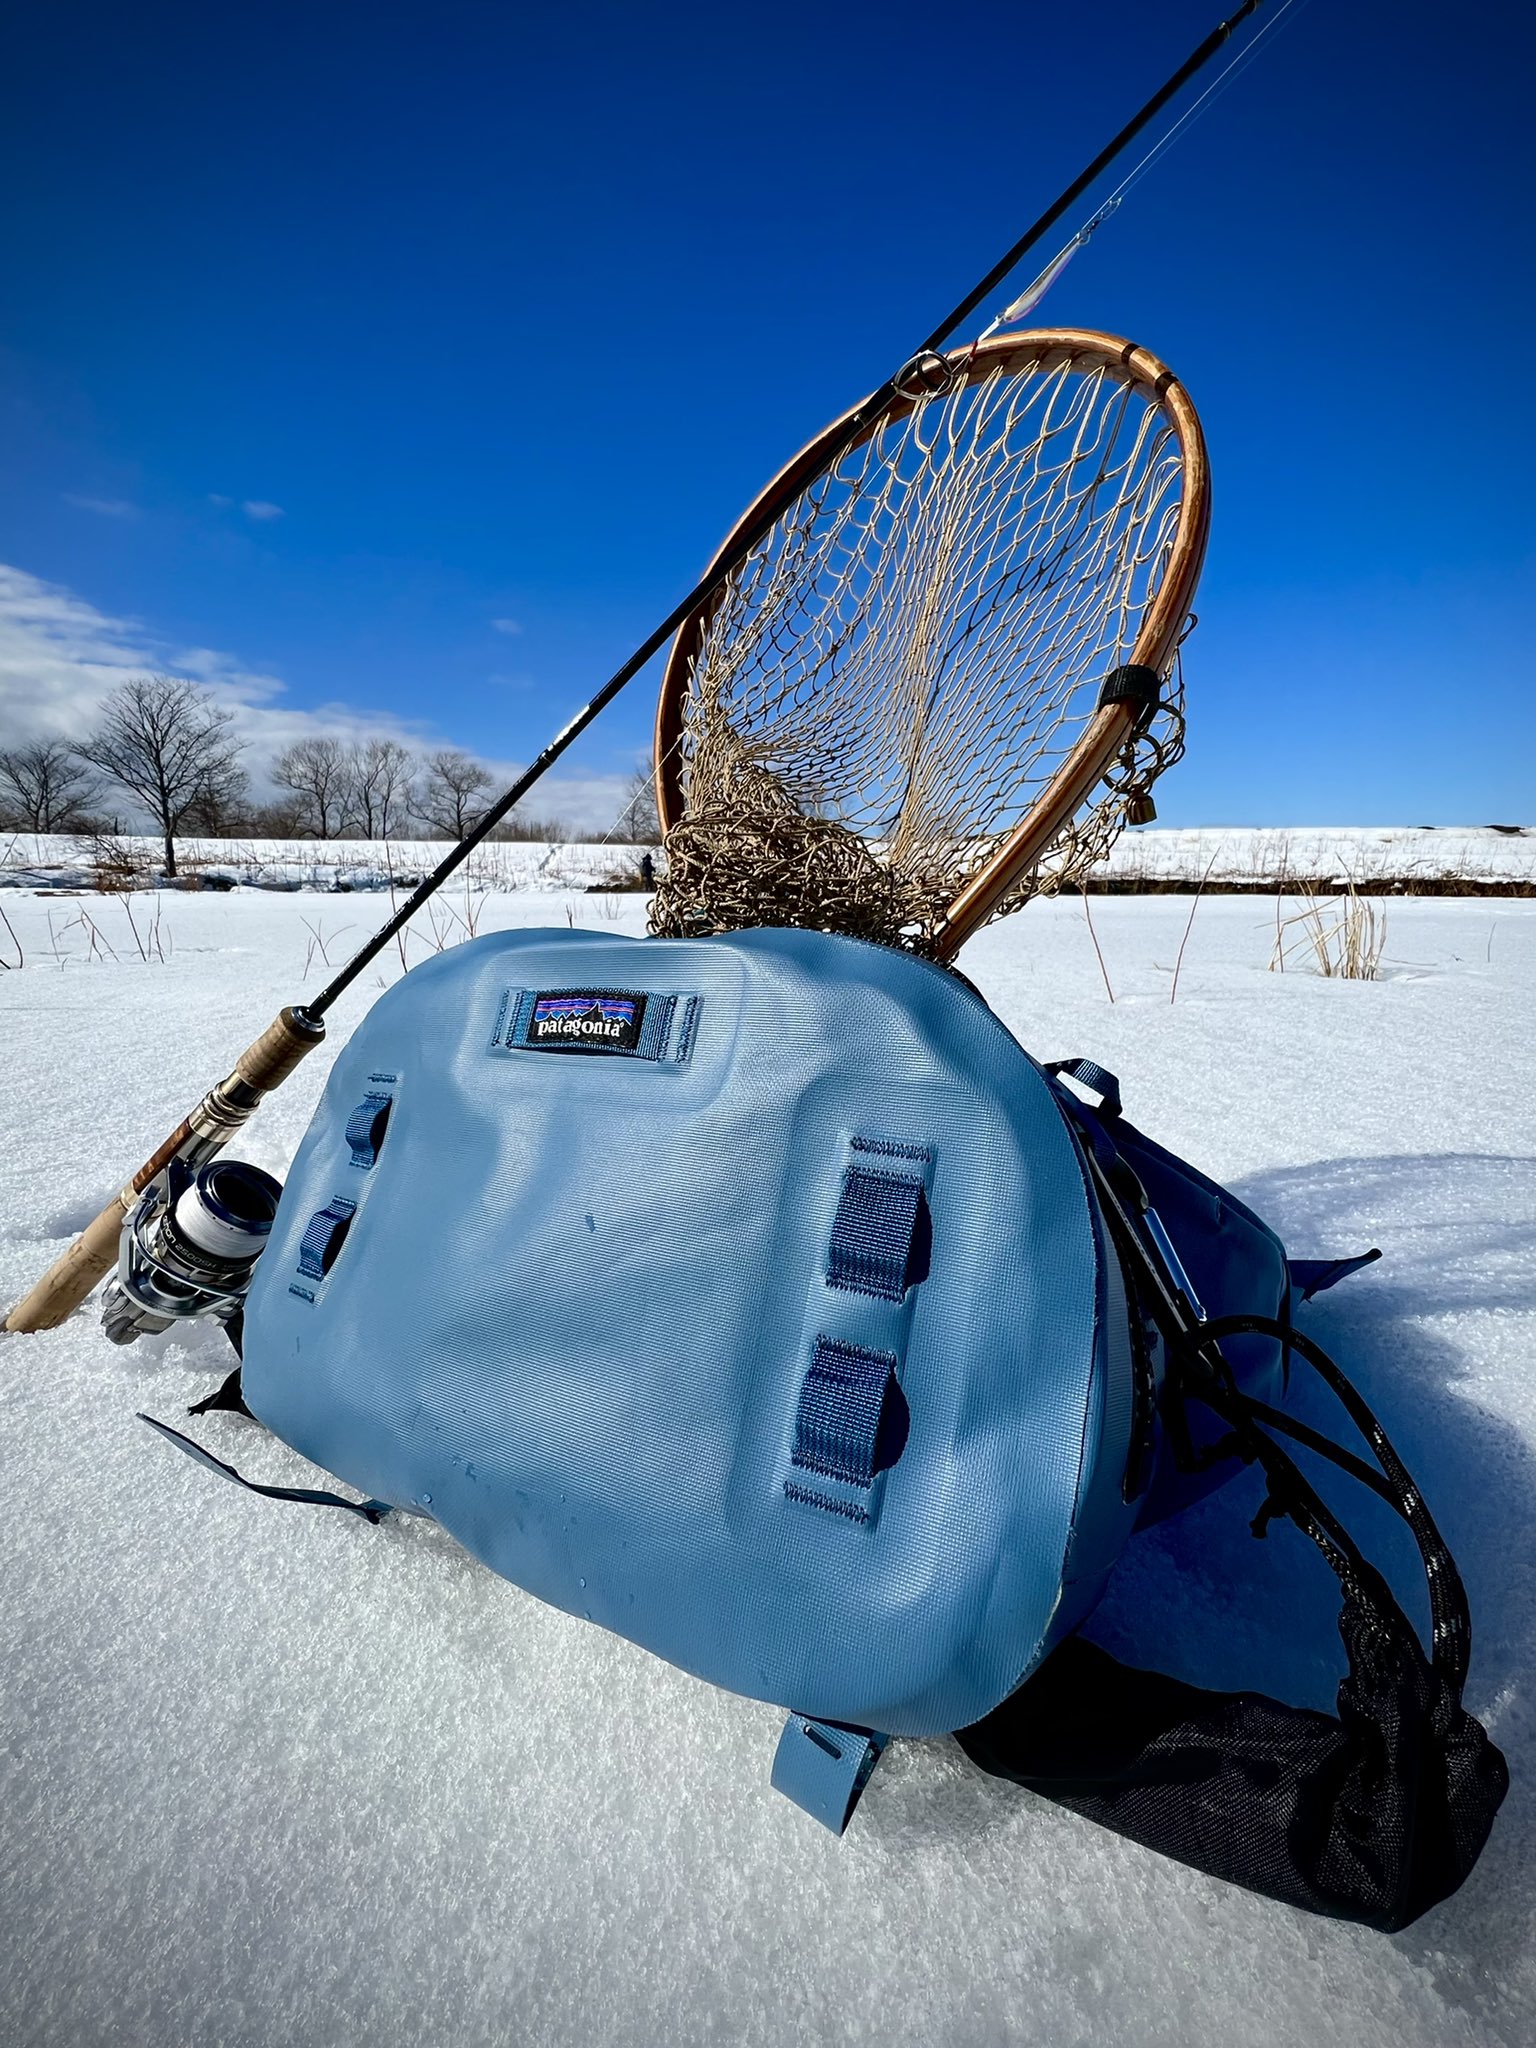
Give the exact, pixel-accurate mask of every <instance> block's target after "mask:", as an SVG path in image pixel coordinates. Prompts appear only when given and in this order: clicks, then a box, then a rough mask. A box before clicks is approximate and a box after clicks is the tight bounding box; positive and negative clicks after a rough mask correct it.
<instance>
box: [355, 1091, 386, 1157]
mask: <svg viewBox="0 0 1536 2048" xmlns="http://www.w3.org/2000/svg"><path fill="white" fill-rule="evenodd" d="M393 1101H394V1097H393V1096H392V1095H365V1096H364V1097H363V1099H362V1101H361V1102H360V1103H359V1104H358V1105H357V1107H356V1109H354V1110H353V1112H352V1114H351V1115H350V1116H349V1117H348V1118H347V1144H348V1145H349V1146H350V1148H351V1151H352V1164H353V1165H354V1166H361V1167H363V1168H365V1169H366V1168H367V1167H370V1166H372V1165H373V1164H374V1162H375V1161H376V1160H377V1159H378V1156H379V1147H380V1146H381V1145H382V1144H383V1142H384V1130H385V1126H386V1125H387V1124H388V1122H389V1111H390V1105H391V1104H392V1103H393Z"/></svg>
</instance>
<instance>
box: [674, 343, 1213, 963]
mask: <svg viewBox="0 0 1536 2048" xmlns="http://www.w3.org/2000/svg"><path fill="white" fill-rule="evenodd" d="M944 360H945V362H946V363H948V365H949V366H950V369H951V372H952V374H957V375H958V378H959V380H960V381H961V382H963V383H965V384H975V383H978V382H980V380H981V379H982V378H983V377H987V376H990V375H991V374H992V373H993V372H994V371H996V370H999V369H1004V370H1023V369H1026V368H1030V369H1035V370H1041V371H1050V370H1053V369H1059V368H1060V367H1061V366H1062V365H1063V364H1065V363H1071V364H1074V365H1081V367H1082V368H1083V369H1084V370H1085V371H1091V370H1099V369H1102V370H1107V371H1108V372H1109V373H1110V374H1111V375H1112V376H1114V377H1116V378H1117V379H1118V380H1120V381H1121V382H1123V383H1127V384H1132V385H1135V386H1137V387H1138V388H1139V389H1140V390H1142V391H1144V392H1145V393H1146V394H1147V395H1148V396H1149V397H1150V398H1151V400H1152V402H1153V403H1154V404H1155V405H1156V406H1157V407H1158V409H1159V410H1160V411H1161V412H1162V414H1163V415H1164V417H1165V418H1166V419H1167V421H1168V423H1169V425H1170V426H1171V427H1172V428H1173V430H1174V433H1175V435H1176V436H1177V438H1178V443H1179V454H1180V459H1181V465H1182V470H1183V478H1182V486H1183V487H1182V491H1181V494H1180V504H1179V517H1178V524H1177V526H1176V527H1175V529H1174V536H1173V545H1172V548H1171V550H1170V553H1169V557H1168V566H1167V569H1166V571H1165V572H1164V575H1163V580H1162V584H1161V586H1160V588H1159V589H1158V592H1157V595H1156V596H1155V597H1154V598H1153V600H1152V602H1151V603H1150V604H1149V605H1148V606H1147V609H1146V611H1145V612H1144V613H1143V615H1142V619H1141V623H1140V626H1139V628H1138V630H1137V634H1136V639H1135V643H1134V644H1133V646H1132V647H1131V649H1130V651H1129V652H1128V653H1126V654H1125V655H1123V656H1122V659H1123V660H1124V661H1126V662H1134V663H1137V664H1139V665H1141V666H1144V667H1146V668H1150V669H1151V670H1153V671H1154V673H1155V674H1157V675H1162V674H1163V673H1164V671H1165V670H1166V669H1167V667H1168V664H1169V663H1170V662H1171V661H1172V659H1173V652H1174V648H1175V647H1176V646H1177V644H1178V640H1179V636H1180V633H1181V632H1182V630H1183V626H1184V621H1185V619H1186V617H1187V616H1188V614H1189V609H1190V606H1191V604H1192V603H1193V601H1194V595H1195V587H1196V585H1197V584H1198V583H1199V581H1200V571H1201V568H1202V566H1203V565H1204V562H1205V548H1206V541H1207V539H1208V537H1209V535H1210V527H1211V478H1210V462H1209V459H1208V457H1207V454H1206V447H1205V435H1204V433H1203V432H1202V430H1201V426H1200V421H1199V418H1198V416H1197V415H1196V412H1195V408H1194V406H1193V405H1192V404H1191V402H1190V399H1189V394H1188V393H1187V392H1186V391H1185V389H1184V387H1183V385H1182V384H1180V382H1179V381H1178V379H1177V378H1176V377H1175V376H1174V374H1173V372H1172V371H1171V370H1170V369H1168V367H1167V366H1166V365H1165V364H1164V363H1162V362H1160V361H1159V360H1158V358H1157V357H1156V356H1155V355H1153V354H1152V352H1151V350H1150V349H1145V348H1141V347H1139V346H1138V345H1137V344H1136V343H1135V342H1133V341H1126V340H1124V339H1123V338H1122V337H1121V336H1119V335H1113V334H1098V333H1095V332H1094V331H1093V330H1092V329H1090V328H1076V327H1045V328H1039V329H1036V330H1033V331H1031V332H1028V333H1024V334H1000V335H996V336H994V337H993V338H992V339H990V340H987V341H981V342H974V343H972V344H971V345H970V346H969V347H967V348H963V349H955V350H953V351H951V352H950V354H948V355H947V356H946V357H945V358H944ZM921 395H922V394H921V393H917V394H914V395H913V396H910V397H900V396H899V397H897V398H895V399H893V400H892V402H891V404H890V405H888V406H887V407H886V409H885V411H884V412H882V413H879V414H877V415H876V416H875V417H874V418H873V419H871V420H869V421H868V422H867V423H866V424H865V426H864V427H863V429H862V431H861V432H859V433H858V434H857V435H855V436H854V437H853V439H852V440H851V441H848V442H847V443H846V446H848V447H850V448H856V447H860V446H862V444H863V443H864V442H865V441H867V440H869V439H870V438H871V436H873V435H874V434H875V433H876V432H878V431H879V430H880V429H881V428H882V427H884V426H886V425H887V424H888V423H889V422H891V421H893V420H899V419H903V418H905V416H906V415H907V414H908V413H910V412H911V411H912V410H913V409H914V407H915V406H916V404H917V403H918V401H919V398H920V397H921ZM866 402H867V401H866ZM858 411H859V407H858V406H852V407H850V409H849V410H848V411H847V412H846V413H843V414H842V415H841V416H840V417H839V418H838V419H835V420H833V421H832V423H831V424H830V426H827V427H824V428H823V429H822V431H821V432H820V433H819V434H818V435H817V436H816V437H815V439H814V440H812V441H808V442H807V443H806V445H805V447H804V448H802V449H801V450H800V452H799V454H798V455H796V456H794V457H793V458H792V460H791V461H789V462H788V463H786V464H785V466H784V468H783V469H782V470H781V471H780V472H779V474H778V475H777V476H776V477H775V478H774V479H773V481H772V482H771V483H770V484H769V485H768V486H767V487H766V489H764V490H763V491H762V492H761V493H760V494H759V495H758V497H757V498H756V499H755V500H754V501H753V503H752V504H751V505H750V506H749V507H748V508H747V510H746V511H745V512H744V513H743V514H742V516H741V518H740V519H738V520H737V522H736V524H735V526H733V527H732V529H731V531H730V533H729V534H728V535H727V536H726V538H725V540H724V542H723V543H722V544H721V546H720V548H719V549H718V550H717V552H716V554H715V557H714V561H713V562H712V563H711V565H710V574H711V576H712V575H713V574H714V571H715V569H716V567H717V566H718V565H721V564H723V563H725V562H727V561H729V559H730V557H731V554H732V552H733V550H734V549H735V548H736V546H737V545H738V536H740V535H741V534H742V533H744V532H745V531H747V530H748V529H749V528H750V527H751V525H752V523H753V521H754V520H756V519H758V518H759V517H760V516H761V513H762V510H763V508H764V507H765V506H766V505H767V504H768V503H769V502H770V501H771V500H773V499H776V498H777V499H780V500H782V502H784V503H786V504H787V503H789V502H790V501H791V500H792V498H793V496H794V495H795V492H796V491H797V490H799V489H803V488H804V487H805V486H806V485H807V484H809V483H812V482H814V481H815V479H816V478H817V477H818V476H820V475H821V473H822V471H823V470H824V469H826V468H827V467H828V466H829V464H830V462H832V461H834V460H836V459H837V458H838V456H839V455H840V454H841V452H842V449H843V446H844V443H843V436H844V435H845V434H846V432H847V427H848V422H849V421H850V420H851V419H852V418H853V417H854V416H855V414H856V413H857V412H858ZM723 596H724V590H723V588H722V589H721V590H719V591H717V592H716V593H715V594H714V596H713V599H712V602H711V603H710V604H709V605H707V606H705V607H703V608H702V609H701V610H699V611H698V612H696V613H695V614H694V615H693V617H692V618H691V619H689V620H687V621H686V622H685V623H684V625H683V626H681V627H680V628H679V630H678V634H677V637H676V639H675V640H674V641H673V642H672V651H671V653H670V654H669V655H668V657H667V666H666V671H665V673H664V674H663V676H662V679H661V691H660V695H659V696H658V698H657V703H656V741H655V758H656V808H657V810H658V812H659V814H660V819H661V829H662V833H663V835H665V834H666V833H667V832H668V831H670V830H671V828H672V827H673V826H674V825H675V824H677V823H679V822H680V820H681V819H682V816H683V810H684V806H683V791H682V766H683V764H682V749H681V746H680V745H679V742H680V740H681V738H682V723H683V706H684V704H685V703H686V701H687V696H688V685H689V676H690V669H691V666H692V663H693V658H694V655H695V653H696V652H697V650H698V646H699V642H700V640H701V639H702V638H703V636H704V633H705V631H706V629H707V627H708V625H709V621H710V619H711V618H712V617H713V615H714V612H715V609H716V608H717V607H718V605H719V604H720V602H721V601H722V598H723ZM1137 716H1138V710H1137V707H1136V706H1135V705H1134V704H1131V703H1118V704H1107V705H1105V706H1104V708H1103V710H1101V711H1099V712H1096V713H1095V715H1094V716H1093V717H1092V718H1091V719H1090V720H1089V722H1088V724H1087V725H1086V726H1085V727H1084V729H1083V732H1082V734H1081V736H1080V737H1079V739H1078V741H1077V743H1076V745H1075V746H1074V747H1073V749H1072V751H1071V753H1070V754H1069V755H1068V756H1067V758H1066V760H1065V761H1063V763H1062V764H1061V766H1060V768H1058V769H1057V771H1056V773H1055V774H1054V775H1053V776H1052V777H1051V779H1050V781H1049V782H1048V783H1047V784H1046V786H1045V788H1044V789H1043V790H1041V792H1040V794H1039V796H1038V797H1037V798H1036V799H1035V802H1034V804H1033V805H1032V806H1031V807H1030V809H1029V811H1028V813H1027V814H1026V815H1025V816H1024V817H1023V818H1021V819H1020V820H1019V822H1018V824H1017V825H1015V826H1014V828H1013V830H1012V832H1010V833H1009V835H1008V837H1007V838H1006V839H1005V840H1004V841H1003V843H1002V845H1001V846H999V847H998V849H997V851H996V852H995V853H994V854H993V856H992V858H991V860H990V861H988V863H987V865H986V866H985V867H984V868H983V869H982V870H981V871H980V873H979V874H976V875H973V876H972V877H971V879H970V881H969V882H967V883H966V885H965V887H964V888H963V889H962V890H961V891H960V893H959V894H958V895H957V896H956V898H955V900H954V902H953V903H952V904H951V905H950V906H949V911H948V913H947V915H946V917H945V920H944V923H943V924H942V925H941V926H940V927H939V929H938V932H937V934H936V939H935V943H934V947H933V950H934V952H935V953H936V955H937V957H938V958H940V959H949V958H951V957H952V956H953V955H954V954H955V953H957V952H958V951H959V950H960V948H961V946H963V945H964V943H965V941H966V940H967V939H968V938H970V936H971V935H972V933H973V932H975V931H978V930H979V929H980V927H981V926H982V925H983V924H985V923H986V921H987V918H988V917H989V916H990V915H991V913H992V911H993V909H994V908H995V907H996V905H997V904H998V903H999V902H1001V900H1002V899H1003V897H1004V896H1006V895H1007V893H1008V891H1009V890H1010V889H1011V888H1012V887H1013V886H1014V884H1015V883H1016V882H1017V881H1018V880H1019V878H1020V876H1021V875H1024V874H1025V873H1027V872H1028V870H1029V869H1030V868H1031V867H1033V866H1034V865H1035V863H1036V862H1037V861H1039V860H1040V859H1042V858H1043V856H1044V855H1045V854H1046V853H1047V852H1049V850H1050V847H1051V844H1052V842H1053V841H1054V840H1055V839H1056V837H1057V835H1058V834H1059V833H1060V832H1061V831H1062V829H1063V828H1064V827H1065V826H1066V825H1067V824H1068V823H1069V822H1070V821H1071V819H1072V818H1073V817H1074V816H1075V815H1076V813H1077V811H1078V810H1079V808H1080V807H1081V806H1082V804H1083V803H1084V802H1085V801H1086V799H1087V798H1088V797H1089V795H1091V793H1092V791H1093V790H1094V788H1095V786H1096V785H1097V784H1098V782H1099V781H1100V780H1101V778H1102V777H1103V774H1104V771H1105V769H1106V768H1108V766H1109V764H1110V763H1111V762H1112V761H1113V760H1114V758H1115V756H1116V755H1117V754H1118V753H1119V752H1120V750H1121V748H1122V747H1123V746H1124V745H1125V743H1126V741H1127V740H1128V739H1129V738H1130V737H1131V734H1132V731H1133V729H1134V726H1135V723H1136V719H1137Z"/></svg>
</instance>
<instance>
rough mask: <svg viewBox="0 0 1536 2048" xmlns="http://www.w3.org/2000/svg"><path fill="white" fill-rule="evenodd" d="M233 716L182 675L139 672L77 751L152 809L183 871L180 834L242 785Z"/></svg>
mask: <svg viewBox="0 0 1536 2048" xmlns="http://www.w3.org/2000/svg"><path fill="white" fill-rule="evenodd" d="M232 723H233V714H232V713H230V712H228V711H225V710H222V709H221V708H220V706H219V705H218V704H216V703H215V702H214V700H213V697H212V695H211V694H210V692H209V691H207V690H201V689H199V688H198V687H197V685H196V684H195V683H188V682H184V681H182V680H181V679H180V678H179V677H177V676H135V677H134V678H133V679H132V680H131V681H129V682H126V683H123V684H121V685H120V686H119V687H118V688H117V689H115V690H114V691H113V692H112V694H111V696H110V697H109V698H108V699H107V701H106V703H105V704H104V705H103V706H102V712H101V723H100V725H99V726H98V727H97V728H96V731H95V732H94V733H92V734H91V736H90V738H89V739H87V740H84V741H82V742H81V743H80V744H79V745H78V746H77V747H76V748H75V752H76V753H77V754H78V755H79V756H80V758H81V760H83V761H88V762H89V763H90V764H91V766H92V767H94V768H99V769H100V770H101V772H102V773H103V774H104V775H106V776H108V777H109V778H110V779H111V780H112V781H113V782H115V783H117V785H118V786H119V788H121V789H124V790H126V791H127V792H128V794H129V795H130V796H133V797H136V798H137V799H138V801H139V802H140V803H141V804H142V805H143V806H144V808H145V809H146V810H147V811H148V812H149V814H150V816H151V817H152V818H153V819H154V821H155V824H156V825H157V826H158V828H159V831H160V835H161V837H162V839H163V840H164V842H165V872H166V874H167V875H170V876H174V875H175V873H176V834H177V833H178V832H179V831H180V830H181V827H182V825H183V823H184V821H185V820H186V818H187V815H188V813H189V812H190V811H192V810H193V809H194V807H196V806H203V807H206V806H208V805H209V804H211V803H217V802H220V801H228V800H232V799H233V798H234V797H236V796H237V795H238V794H239V792H240V790H241V788H242V786H243V784H244V780H245V778H244V773H243V771H242V769H241V767H240V753H241V749H242V744H243V743H242V742H241V741H239V740H236V739H232V738H231V737H230V732H229V728H230V726H231V724H232Z"/></svg>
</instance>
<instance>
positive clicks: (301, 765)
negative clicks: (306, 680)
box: [272, 733, 351, 839]
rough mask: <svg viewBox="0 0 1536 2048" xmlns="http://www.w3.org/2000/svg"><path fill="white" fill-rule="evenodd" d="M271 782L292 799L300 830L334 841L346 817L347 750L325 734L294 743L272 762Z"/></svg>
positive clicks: (338, 741)
mask: <svg viewBox="0 0 1536 2048" xmlns="http://www.w3.org/2000/svg"><path fill="white" fill-rule="evenodd" d="M272 780H273V781H274V782H275V783H276V784H277V786H278V788H279V789H286V790H287V791H288V793H289V794H290V795H291V796H292V797H293V798H294V799H295V801H296V802H297V804H298V807H299V814H300V816H301V817H302V819H303V821H304V830H305V831H306V832H308V833H309V834H310V835H311V837H313V838H315V839H335V838H336V837H337V836H338V835H339V833H340V831H341V828H342V825H343V822H344V821H345V817H346V806H347V794H348V790H349V787H350V783H351V764H350V761H349V758H348V754H347V749H346V748H345V747H344V746H343V745H342V743H341V741H340V740H338V739H334V738H333V737H332V736H331V735H330V734H329V733H322V734H320V735H319V736H318V737H316V738H315V739H308V740H296V741H295V742H294V744H293V745H292V746H291V747H285V748H284V749H283V751H282V753H280V754H279V755H278V757H277V759H276V760H275V761H274V762H273V763H272Z"/></svg>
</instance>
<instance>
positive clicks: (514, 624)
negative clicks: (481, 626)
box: [491, 619, 523, 633]
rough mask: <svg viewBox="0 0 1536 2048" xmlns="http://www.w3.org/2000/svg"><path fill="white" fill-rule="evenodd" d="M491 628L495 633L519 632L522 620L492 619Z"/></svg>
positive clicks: (521, 628) (521, 627)
mask: <svg viewBox="0 0 1536 2048" xmlns="http://www.w3.org/2000/svg"><path fill="white" fill-rule="evenodd" d="M491 630H492V631H493V632H496V633H521V631H522V630H523V622H522V620H521V619H492V621H491Z"/></svg>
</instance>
